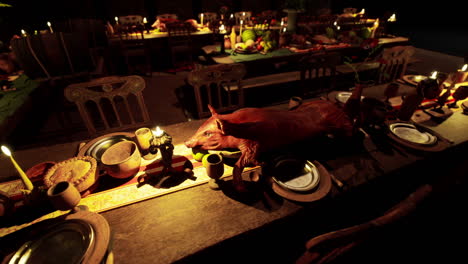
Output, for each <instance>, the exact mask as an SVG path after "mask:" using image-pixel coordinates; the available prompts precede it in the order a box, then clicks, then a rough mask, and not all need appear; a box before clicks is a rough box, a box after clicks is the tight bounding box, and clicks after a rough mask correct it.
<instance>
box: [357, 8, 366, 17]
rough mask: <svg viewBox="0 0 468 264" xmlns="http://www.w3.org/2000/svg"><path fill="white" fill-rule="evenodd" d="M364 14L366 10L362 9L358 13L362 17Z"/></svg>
mask: <svg viewBox="0 0 468 264" xmlns="http://www.w3.org/2000/svg"><path fill="white" fill-rule="evenodd" d="M365 13H366V9H364V8H363V9H361V12H359V13H358V14H359V15H361V16H362V15H364V14H365Z"/></svg>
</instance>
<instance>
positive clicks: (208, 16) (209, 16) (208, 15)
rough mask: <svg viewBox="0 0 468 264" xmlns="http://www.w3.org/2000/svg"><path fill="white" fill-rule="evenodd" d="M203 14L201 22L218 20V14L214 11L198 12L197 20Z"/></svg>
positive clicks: (210, 22) (211, 22)
mask: <svg viewBox="0 0 468 264" xmlns="http://www.w3.org/2000/svg"><path fill="white" fill-rule="evenodd" d="M202 14H203V24H204V25H205V24H210V25H211V24H213V22H216V21H217V20H218V14H217V13H214V12H205V13H200V14H199V15H198V18H199V20H200V19H201V15H202Z"/></svg>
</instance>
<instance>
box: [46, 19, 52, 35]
mask: <svg viewBox="0 0 468 264" xmlns="http://www.w3.org/2000/svg"><path fill="white" fill-rule="evenodd" d="M47 26H48V27H49V29H50V33H54V30H52V24H51V23H50V22H49V21H47Z"/></svg>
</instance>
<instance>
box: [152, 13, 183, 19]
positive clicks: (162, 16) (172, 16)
mask: <svg viewBox="0 0 468 264" xmlns="http://www.w3.org/2000/svg"><path fill="white" fill-rule="evenodd" d="M158 19H174V20H177V19H179V17H178V16H177V15H176V14H159V15H157V16H156V20H158Z"/></svg>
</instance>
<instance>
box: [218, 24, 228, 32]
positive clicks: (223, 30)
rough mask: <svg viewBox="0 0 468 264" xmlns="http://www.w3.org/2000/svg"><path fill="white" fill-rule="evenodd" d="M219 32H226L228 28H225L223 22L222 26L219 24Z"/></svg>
mask: <svg viewBox="0 0 468 264" xmlns="http://www.w3.org/2000/svg"><path fill="white" fill-rule="evenodd" d="M219 33H221V34H224V33H226V29H225V27H224V25H223V24H221V26H219Z"/></svg>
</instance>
